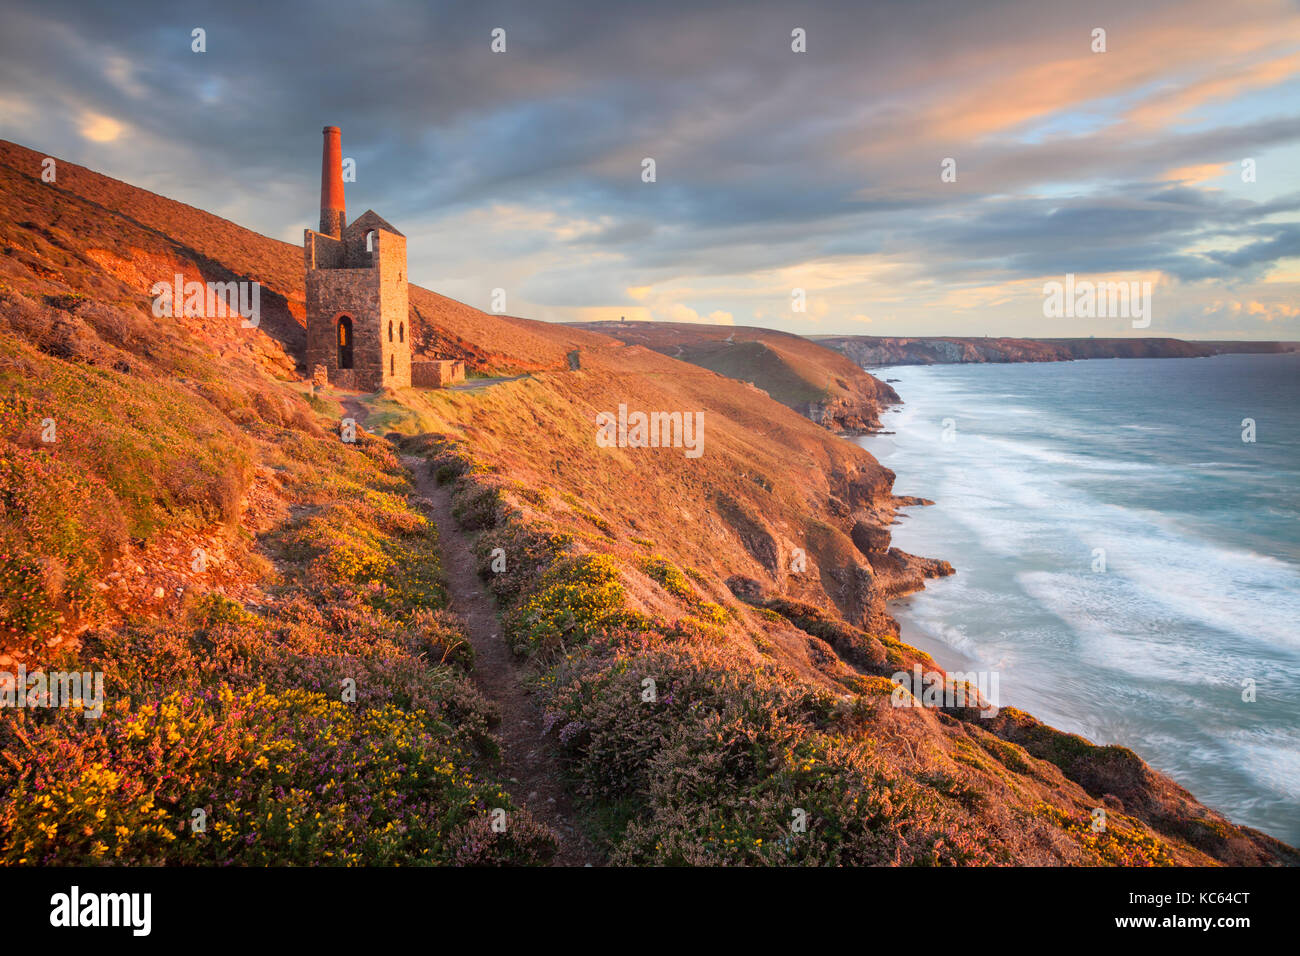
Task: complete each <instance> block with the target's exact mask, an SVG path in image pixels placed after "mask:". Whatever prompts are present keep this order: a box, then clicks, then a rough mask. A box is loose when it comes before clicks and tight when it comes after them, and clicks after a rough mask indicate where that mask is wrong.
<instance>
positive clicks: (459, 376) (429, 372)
mask: <svg viewBox="0 0 1300 956" xmlns="http://www.w3.org/2000/svg"><path fill="white" fill-rule="evenodd" d="M463 381H465V363H464V362H463V361H462V360H461V359H429V360H425V359H420V360H418V361H414V362H412V363H411V384H412V385H414V386H415V387H416V388H446V387H447V386H448V385H454V384H456V383H457V382H463Z"/></svg>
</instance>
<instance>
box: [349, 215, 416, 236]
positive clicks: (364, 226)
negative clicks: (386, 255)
mask: <svg viewBox="0 0 1300 956" xmlns="http://www.w3.org/2000/svg"><path fill="white" fill-rule="evenodd" d="M371 229H382V230H383V231H384V232H391V233H392V234H393V235H395V236H402V234H401V233H400V232H398V231H397V230H396V229H394V228H393V227H392V225H391V224H390V223H388V222H386V221H385V220H384V219H383V217H382V216H380V215H379V213H377V212H375V211H374V210H373V209H367V210H366V211H365V212H363V213H362V214H361V215H360V216H358V217H357V218H356V219H354V220H352V222H351V223H349V224H348V225H347V226H346V227H345V228H344V230H343V235H344V236H345V237H346V238H348V239H354V238H356V237H357V236H364V235H365V234H366V233H367V232H369V231H370V230H371ZM402 238H403V239H405V238H406V237H405V236H402Z"/></svg>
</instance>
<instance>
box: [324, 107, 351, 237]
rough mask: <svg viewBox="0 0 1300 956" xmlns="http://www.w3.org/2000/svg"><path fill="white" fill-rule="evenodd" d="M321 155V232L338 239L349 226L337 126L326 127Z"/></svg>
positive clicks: (339, 135)
mask: <svg viewBox="0 0 1300 956" xmlns="http://www.w3.org/2000/svg"><path fill="white" fill-rule="evenodd" d="M323 132H324V133H325V145H324V147H323V148H322V149H321V154H320V231H321V232H323V233H324V234H325V235H327V236H333V237H334V238H335V239H338V238H339V237H341V236H342V235H343V227H344V226H345V225H346V224H347V206H346V204H345V203H344V202H343V146H342V143H341V140H340V137H341V135H342V134H341V133H340V132H339V128H338V127H337V126H326V127H325V129H324V131H323Z"/></svg>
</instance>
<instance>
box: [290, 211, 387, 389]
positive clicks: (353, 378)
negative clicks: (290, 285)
mask: <svg viewBox="0 0 1300 956" xmlns="http://www.w3.org/2000/svg"><path fill="white" fill-rule="evenodd" d="M303 249H304V258H305V261H306V265H307V367H308V368H315V367H316V366H317V365H323V366H324V367H325V369H326V373H327V375H328V377H329V380H330V382H331V383H333V384H335V385H337V386H339V387H341V388H362V389H367V390H376V389H379V388H383V387H390V388H409V387H410V385H411V330H410V327H409V323H410V318H409V315H408V310H409V305H408V290H407V277H406V238H405V237H404V236H399V235H396V234H395V233H391V232H387V231H386V230H377V231H376V232H375V233H374V236H373V247H372V251H367V250H366V248H365V235H364V234H362V235H360V236H359V237H355V238H345V239H344V240H343V241H341V242H340V241H338V240H335V239H332V238H330V237H329V236H322V235H320V234H319V233H313V232H312V231H311V230H307V234H306V239H305V242H304V246H303ZM313 263H314V264H315V267H313ZM325 263H331V264H329V265H327V264H325ZM345 315H346V316H349V317H350V318H351V319H352V369H351V370H348V369H340V368H339V367H338V322H339V319H340V317H342V316H345ZM349 371H350V372H351V373H352V374H346V373H348V372H349ZM345 383H346V384H345Z"/></svg>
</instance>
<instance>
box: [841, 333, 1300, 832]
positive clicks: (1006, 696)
mask: <svg viewBox="0 0 1300 956" xmlns="http://www.w3.org/2000/svg"><path fill="white" fill-rule="evenodd" d="M873 371H877V372H878V373H879V374H880V375H881V377H884V376H885V375H888V377H890V378H897V379H899V380H900V381H898V382H897V383H895V385H894V387H895V389H896V390H897V391H898V393H899V395H901V396H902V398H903V400H904V401H905V402H906V403H907V404H906V405H904V406H903V407H902V411H901V413H899V414H894V415H891V416H889V417H887V418H886V419H885V421H886V422H887V423H888V424H887V427H889V428H892V429H893V430H895V431H896V434H895V435H892V436H878V437H875V438H870V439H864V440H863V444H864V445H865V447H867V448H868V449H869V450H870V451H871V452H872V453H873V454H875V455H876V457H877V458H879V459H880V460H881V462H882V463H883V464H885V465H886V466H887V467H889V468H891V469H893V470H894V471H895V472H896V474H897V476H898V477H897V480H896V482H895V490H896V491H897V492H898V493H899V494H916V495H921V496H924V497H927V498H933V499H935V501H936V505H935V506H934V507H931V508H919V509H911V510H909V512H908V514H907V517H906V518H904V519H903V520H902V521H901V522H900V524H899V525H897V526H896V527H895V528H894V543H895V544H896V545H898V546H899V547H901V548H903V549H904V550H906V551H911V552H913V553H916V554H923V555H928V556H932V557H942V558H946V559H947V560H949V561H951V562H952V563H953V565H954V567H955V568H956V569H957V575H956V576H955V577H953V578H949V579H945V580H942V581H935V582H931V584H930V586H929V588H928V589H927V590H926V591H925V592H923V593H921V594H917V595H912V596H910V597H908V598H905V599H903V600H901V601H898V602H895V604H894V606H893V612H894V613H895V615H896V616H897V617H898V618H899V621H900V623H901V624H902V626H903V636H904V639H906V640H910V641H912V642H913V643H916V644H918V645H919V646H921V647H923V648H924V649H925V650H928V651H930V653H932V654H934V655H935V656H936V658H938V660H939V661H940V663H941V664H945V665H948V666H950V667H962V668H968V667H971V666H975V667H980V668H986V669H993V668H996V669H998V670H999V672H1000V679H1001V700H1000V703H1002V704H1003V705H1012V706H1018V707H1022V708H1024V709H1025V710H1028V711H1030V712H1031V713H1033V714H1035V715H1036V716H1038V717H1039V718H1041V719H1044V720H1046V721H1048V722H1049V723H1052V724H1054V725H1055V726H1057V727H1060V728H1061V729H1063V730H1068V731H1072V732H1076V733H1082V734H1084V735H1085V736H1088V737H1090V738H1091V739H1094V740H1096V741H1098V742H1101V743H1112V742H1113V743H1121V744H1124V745H1126V746H1130V747H1132V748H1133V749H1134V750H1136V751H1137V752H1138V754H1139V755H1141V756H1142V757H1143V758H1144V759H1146V760H1147V761H1149V762H1150V763H1151V764H1152V765H1153V766H1155V767H1157V768H1158V769H1160V770H1162V771H1164V772H1166V773H1169V774H1170V775H1171V776H1173V777H1174V778H1175V779H1176V780H1178V781H1179V782H1180V783H1182V784H1184V785H1185V786H1187V787H1188V788H1189V789H1190V790H1191V791H1192V792H1193V793H1194V794H1195V795H1196V796H1197V797H1198V798H1199V799H1201V800H1203V801H1204V802H1206V803H1208V804H1210V805H1211V806H1214V807H1216V808H1218V809H1220V810H1222V811H1224V812H1225V813H1227V814H1228V815H1229V816H1230V817H1231V818H1232V819H1234V820H1237V821H1240V822H1243V823H1247V824H1250V825H1252V826H1257V827H1259V828H1261V829H1264V830H1266V831H1268V832H1270V833H1273V834H1275V835H1277V836H1278V837H1280V838H1282V839H1284V840H1287V841H1288V842H1290V843H1293V844H1300V626H1298V625H1300V524H1298V522H1297V520H1296V519H1297V516H1300V419H1298V417H1297V409H1300V355H1258V356H1253V355H1252V356H1220V357H1218V358H1214V359H1159V360H1154V359H1134V360H1125V361H1122V362H1120V361H1116V362H1071V363H1051V364H1044V365H975V366H928V367H910V366H909V367H902V368H893V369H888V370H873ZM1246 417H1250V418H1253V419H1255V421H1256V422H1257V439H1258V440H1257V442H1256V443H1254V444H1249V443H1243V442H1242V441H1241V431H1240V427H1239V423H1240V422H1241V420H1242V419H1243V418H1246ZM945 419H953V420H955V422H956V432H955V440H952V441H944V440H943V436H944V430H945V428H944V420H945ZM1098 548H1100V549H1104V553H1105V570H1104V571H1101V572H1098V571H1096V570H1094V562H1095V560H1096V554H1097V552H1096V551H1095V549H1098ZM1246 680H1252V681H1254V682H1255V687H1256V693H1257V700H1256V701H1255V702H1254V703H1246V702H1244V701H1243V700H1242V689H1243V681H1246Z"/></svg>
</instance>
